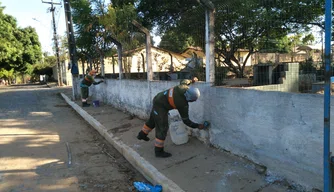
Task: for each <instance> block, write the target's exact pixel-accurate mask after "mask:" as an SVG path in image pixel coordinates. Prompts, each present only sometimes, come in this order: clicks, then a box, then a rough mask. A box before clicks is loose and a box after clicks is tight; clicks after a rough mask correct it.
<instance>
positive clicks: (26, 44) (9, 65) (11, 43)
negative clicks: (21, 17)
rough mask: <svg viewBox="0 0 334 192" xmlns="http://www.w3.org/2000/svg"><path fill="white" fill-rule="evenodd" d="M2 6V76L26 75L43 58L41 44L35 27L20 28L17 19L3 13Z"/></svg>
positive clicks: (0, 39) (0, 61) (0, 59)
mask: <svg viewBox="0 0 334 192" xmlns="http://www.w3.org/2000/svg"><path fill="white" fill-rule="evenodd" d="M3 10H4V7H0V29H1V30H0V67H1V69H2V70H1V76H2V77H4V78H6V79H9V78H13V77H12V75H14V74H20V75H22V76H24V74H26V73H31V72H32V68H33V64H35V63H37V62H39V61H40V59H41V55H42V53H41V45H40V42H39V40H38V35H37V33H36V31H35V29H34V28H32V27H26V28H19V27H17V24H16V19H15V18H14V17H12V16H10V15H7V14H4V13H3Z"/></svg>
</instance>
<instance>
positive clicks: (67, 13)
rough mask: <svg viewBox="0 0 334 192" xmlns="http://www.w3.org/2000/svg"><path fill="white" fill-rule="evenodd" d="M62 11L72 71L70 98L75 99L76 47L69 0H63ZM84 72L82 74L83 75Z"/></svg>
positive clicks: (76, 88) (76, 74)
mask: <svg viewBox="0 0 334 192" xmlns="http://www.w3.org/2000/svg"><path fill="white" fill-rule="evenodd" d="M64 11H65V19H66V29H67V39H68V49H69V53H70V60H71V73H72V97H73V98H72V99H73V100H76V99H77V97H78V87H77V85H78V83H77V80H78V75H79V69H78V61H77V49H76V45H75V39H74V30H73V21H72V15H71V5H70V1H69V0H64ZM84 75H85V74H84V73H83V74H82V76H83V77H84Z"/></svg>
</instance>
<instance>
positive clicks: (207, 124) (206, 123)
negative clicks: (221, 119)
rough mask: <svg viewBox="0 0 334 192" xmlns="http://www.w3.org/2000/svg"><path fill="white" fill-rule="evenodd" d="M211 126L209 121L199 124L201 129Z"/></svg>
mask: <svg viewBox="0 0 334 192" xmlns="http://www.w3.org/2000/svg"><path fill="white" fill-rule="evenodd" d="M209 126H210V123H209V122H208V121H204V123H203V124H199V126H198V128H199V129H207V128H208V127H209Z"/></svg>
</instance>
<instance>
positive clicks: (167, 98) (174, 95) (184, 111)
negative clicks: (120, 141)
mask: <svg viewBox="0 0 334 192" xmlns="http://www.w3.org/2000/svg"><path fill="white" fill-rule="evenodd" d="M196 81H198V79H197V78H196V77H195V78H193V79H192V80H182V81H181V82H180V85H178V86H175V87H172V88H170V89H169V90H166V91H163V92H160V93H158V94H157V95H156V96H155V97H154V99H153V107H152V111H151V114H150V118H149V120H148V121H146V123H145V124H144V126H143V128H142V129H141V131H140V132H139V133H138V136H137V138H138V139H139V140H144V141H149V140H150V139H149V138H148V137H147V135H148V134H149V132H151V131H152V130H153V129H154V128H156V130H155V150H154V151H155V156H156V157H163V158H164V157H170V156H172V154H170V153H168V152H165V151H164V141H165V139H166V136H167V131H168V111H169V110H172V109H177V110H178V111H179V113H180V116H181V118H182V120H183V123H184V124H186V125H187V126H189V127H191V128H199V129H204V128H207V127H208V126H209V125H210V123H209V122H207V121H205V122H204V123H203V124H197V123H194V122H192V121H191V120H190V119H189V104H188V102H194V101H196V100H197V99H198V98H199V96H200V92H199V90H198V88H195V87H191V86H190V87H189V85H190V84H191V83H194V82H196Z"/></svg>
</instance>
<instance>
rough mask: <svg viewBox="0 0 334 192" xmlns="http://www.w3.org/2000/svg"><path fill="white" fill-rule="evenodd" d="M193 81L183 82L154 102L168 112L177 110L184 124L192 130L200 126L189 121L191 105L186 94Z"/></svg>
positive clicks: (161, 94)
mask: <svg viewBox="0 0 334 192" xmlns="http://www.w3.org/2000/svg"><path fill="white" fill-rule="evenodd" d="M191 83H192V81H191V80H188V79H186V80H182V81H181V82H180V85H178V86H175V87H173V88H170V89H168V90H166V91H163V92H160V93H158V94H157V95H156V96H155V97H154V99H153V102H154V104H155V105H156V106H158V107H163V108H165V109H166V110H168V111H169V110H172V109H177V110H178V111H179V113H180V116H181V118H182V120H183V122H184V123H185V124H186V125H187V126H189V127H192V128H198V124H197V123H194V122H192V121H191V120H190V119H189V104H188V101H187V100H186V97H185V95H184V94H185V92H186V91H187V90H188V89H189V85H190V84H191Z"/></svg>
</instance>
